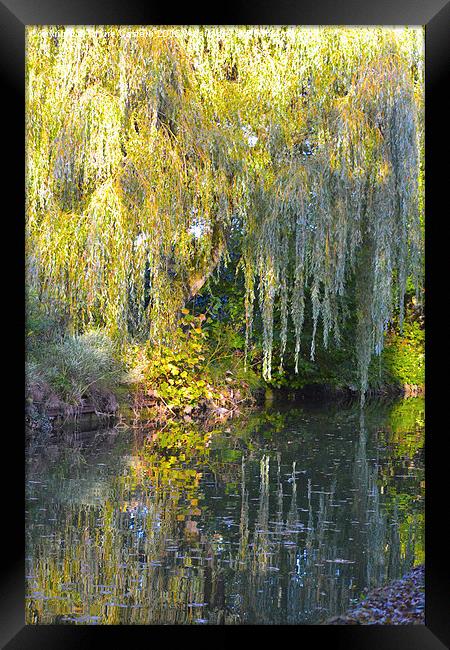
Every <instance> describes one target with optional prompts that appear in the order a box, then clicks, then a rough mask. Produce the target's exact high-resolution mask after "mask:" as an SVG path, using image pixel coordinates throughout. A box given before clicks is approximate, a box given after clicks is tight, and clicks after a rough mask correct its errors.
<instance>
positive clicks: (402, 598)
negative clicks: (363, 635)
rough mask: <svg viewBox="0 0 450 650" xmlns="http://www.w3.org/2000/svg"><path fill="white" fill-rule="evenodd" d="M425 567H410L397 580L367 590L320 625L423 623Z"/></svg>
mask: <svg viewBox="0 0 450 650" xmlns="http://www.w3.org/2000/svg"><path fill="white" fill-rule="evenodd" d="M424 624H425V567H424V565H423V564H422V565H420V566H417V567H414V569H412V570H411V571H410V572H409V573H407V574H406V575H404V576H403V577H402V578H400V579H399V580H394V581H393V582H391V583H389V584H388V585H386V586H384V587H379V588H378V589H374V590H373V591H370V592H369V593H368V594H367V596H365V598H364V600H362V601H361V602H360V603H358V604H356V605H353V606H352V607H351V608H350V609H349V610H348V611H347V612H346V613H345V614H343V615H341V616H335V617H333V618H331V619H328V620H327V621H325V622H324V623H322V625H424Z"/></svg>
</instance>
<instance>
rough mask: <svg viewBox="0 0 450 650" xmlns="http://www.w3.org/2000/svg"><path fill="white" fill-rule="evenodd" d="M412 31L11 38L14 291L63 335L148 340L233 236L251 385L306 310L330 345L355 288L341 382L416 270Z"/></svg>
mask: <svg viewBox="0 0 450 650" xmlns="http://www.w3.org/2000/svg"><path fill="white" fill-rule="evenodd" d="M422 40H423V33H422V31H421V30H416V29H395V30H389V29H384V28H383V29H376V28H370V29H363V28H357V29H349V28H315V29H305V28H274V27H270V28H266V27H251V28H250V27H237V28H231V27H226V28H219V27H212V28H208V27H190V28H181V27H176V28H158V27H149V28H128V27H127V28H122V27H96V28H94V27H88V28H85V27H75V28H64V27H60V28H56V27H33V28H29V29H28V30H27V272H28V283H29V286H32V287H34V288H35V289H36V290H37V291H38V293H39V295H40V297H41V300H42V301H43V302H44V303H45V304H47V305H49V306H50V308H52V309H58V310H62V311H64V312H65V313H67V314H68V316H69V317H70V322H71V324H72V327H73V328H74V329H83V327H85V326H86V325H89V324H92V323H95V324H101V325H103V326H105V327H107V328H108V330H109V331H110V332H111V333H112V334H115V335H118V336H125V335H126V334H127V333H130V332H132V333H135V332H139V331H140V332H145V333H146V334H147V335H148V336H150V337H152V338H154V339H161V338H162V337H164V335H165V333H166V332H167V331H169V330H170V327H171V325H172V324H173V321H174V319H175V317H176V314H177V310H178V309H179V307H180V306H181V305H182V304H183V303H184V302H185V301H186V300H187V299H189V297H191V296H192V295H194V294H195V293H196V292H197V291H198V290H199V289H200V288H201V286H202V284H203V283H204V281H205V280H206V278H207V277H208V275H209V274H210V273H211V272H212V271H213V270H214V268H216V267H217V265H218V264H219V263H220V261H221V260H222V261H223V262H225V263H226V261H227V243H228V241H229V237H230V232H231V230H232V229H233V228H234V229H237V230H238V231H239V233H240V236H241V263H240V267H241V268H242V269H243V272H244V275H245V283H246V316H247V341H248V344H250V341H251V333H252V321H253V315H254V306H255V302H256V301H257V303H258V309H259V310H260V313H261V317H262V322H263V330H264V367H263V374H264V376H265V377H266V378H270V376H271V366H272V341H273V329H274V313H275V311H276V310H277V313H279V314H280V327H281V331H280V338H281V348H282V356H283V354H284V351H285V349H286V346H287V343H288V339H289V338H290V336H291V335H290V333H291V332H293V337H294V346H295V355H296V361H298V356H299V354H300V340H301V333H302V327H303V321H304V314H305V309H306V301H307V300H310V301H311V309H312V317H313V326H314V333H313V340H312V348H311V350H310V355H311V357H314V350H315V340H316V335H317V331H318V329H321V331H322V336H323V341H324V344H325V345H327V344H328V340H329V337H330V335H332V336H333V337H334V339H335V341H336V342H339V337H340V327H341V325H342V322H343V318H344V317H345V311H344V310H343V298H344V297H345V295H346V290H347V287H348V285H349V281H350V279H352V278H353V280H354V282H353V284H355V282H356V294H355V295H356V300H357V311H358V327H357V341H356V346H357V350H358V359H359V369H360V377H361V387H362V391H363V393H364V390H365V388H366V385H367V368H368V364H369V361H370V358H371V355H372V353H373V352H375V353H380V352H381V349H382V346H383V336H384V332H385V330H386V327H387V325H388V323H389V322H390V320H391V318H392V315H393V313H394V310H395V309H396V307H398V308H399V309H400V318H402V313H403V302H404V294H405V287H406V281H407V278H408V277H413V278H414V279H415V280H416V284H417V286H419V284H420V282H419V276H420V273H421V249H422V242H421V218H420V214H419V213H420V210H419V207H420V206H421V205H422V203H421V201H420V197H419V187H422V186H423V180H421V179H422V176H421V175H423V166H422V165H421V155H420V152H421V142H422V131H423V126H422V101H423V98H422V91H423V87H422V86H423V81H422V76H423V53H422V44H423V43H422Z"/></svg>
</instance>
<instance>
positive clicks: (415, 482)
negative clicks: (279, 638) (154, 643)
mask: <svg viewBox="0 0 450 650" xmlns="http://www.w3.org/2000/svg"><path fill="white" fill-rule="evenodd" d="M423 436H424V403H423V400H422V399H421V398H415V399H409V400H401V401H398V402H394V403H389V404H386V403H371V404H369V405H367V406H366V408H365V410H364V413H363V414H361V412H360V410H359V408H358V407H357V406H343V405H342V404H341V405H335V404H333V403H321V404H303V403H300V404H295V405H284V406H283V407H278V406H277V407H272V408H265V409H262V410H258V411H257V412H254V413H250V414H245V415H243V416H242V417H239V418H237V419H234V420H232V421H231V422H230V421H228V422H227V423H224V424H222V425H219V426H217V425H216V426H215V428H214V429H213V430H212V431H208V432H207V431H205V429H200V428H198V427H195V426H194V425H193V424H187V423H186V424H183V425H179V424H178V425H173V426H167V427H166V428H165V429H164V430H162V431H160V432H158V433H157V434H156V435H154V436H151V435H148V433H146V432H145V431H142V430H131V429H130V430H119V431H108V432H97V433H91V434H84V435H82V434H71V435H69V434H66V437H65V439H64V440H63V441H61V442H59V443H52V444H49V443H48V442H47V443H45V444H40V443H38V442H37V441H34V442H33V443H32V444H31V445H30V448H29V450H28V454H27V476H26V487H27V490H26V492H27V521H26V531H27V553H26V573H27V599H26V612H27V614H26V615H27V622H28V623H38V624H39V623H44V624H45V623H62V624H64V623H66V624H117V623H119V624H198V625H204V624H222V623H226V624H246V623H247V624H286V623H291V624H314V623H318V622H320V621H322V620H324V619H326V618H328V617H330V616H333V615H335V614H339V613H342V612H344V611H345V610H346V609H347V608H348V607H349V605H350V604H351V603H352V601H353V599H356V598H358V597H360V596H361V594H362V592H363V590H364V589H366V588H369V589H371V588H373V587H376V586H378V585H382V584H384V583H386V582H387V581H389V580H391V579H393V578H396V577H399V576H401V575H402V574H404V573H405V572H406V571H408V570H409V569H410V568H411V567H412V566H413V565H414V564H417V563H420V562H423V559H424V546H423V545H424V462H423V460H424V459H423Z"/></svg>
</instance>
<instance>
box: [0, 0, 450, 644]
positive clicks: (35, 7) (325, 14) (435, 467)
mask: <svg viewBox="0 0 450 650" xmlns="http://www.w3.org/2000/svg"><path fill="white" fill-rule="evenodd" d="M219 9H220V10H221V14H220V15H219V14H218V13H217V12H218V10H219ZM34 24H66V25H70V24H134V25H136V24H162V25H169V24H192V25H196V24H211V25H212V24H225V25H226V24H277V25H281V24H296V25H325V24H333V25H424V26H425V39H426V83H425V98H426V132H425V133H426V146H425V156H426V215H427V216H426V223H427V225H426V296H427V335H426V384H427V394H426V430H427V436H426V481H427V487H426V565H425V566H426V610H425V621H426V624H425V625H424V626H420V625H414V626H302V628H301V630H300V631H298V630H296V629H290V630H288V631H290V632H294V638H296V639H298V642H299V643H302V644H305V643H306V644H307V645H309V644H310V643H311V642H312V643H315V644H316V643H324V644H325V647H327V646H330V647H333V648H346V649H347V648H352V647H353V648H356V649H357V650H364V648H384V649H386V650H402V649H403V648H405V649H408V650H427V649H430V650H434V649H436V650H438V649H440V648H444V647H450V625H449V621H450V607H449V605H450V598H449V591H450V589H449V584H450V581H449V575H448V573H449V572H448V565H447V563H446V561H445V558H446V546H447V539H448V538H447V537H446V534H445V532H446V523H447V522H446V510H445V506H444V505H443V504H444V503H445V491H446V485H445V483H446V481H445V477H446V470H447V460H446V456H445V441H446V440H445V438H446V435H447V434H446V430H445V428H444V427H442V425H441V424H440V422H439V414H438V411H439V407H441V408H442V404H444V403H445V401H444V400H445V393H444V391H446V385H445V382H444V381H442V380H441V379H440V376H439V374H438V373H439V369H438V366H439V361H438V360H437V359H436V358H435V357H434V355H435V354H436V355H437V354H439V355H440V356H441V359H442V360H441V362H440V363H441V364H442V368H441V369H442V370H443V369H444V360H443V351H444V350H445V335H446V331H445V319H444V318H442V317H441V315H440V313H439V312H440V310H439V308H438V304H445V302H446V301H445V300H444V301H443V302H442V300H443V299H442V290H441V289H440V288H439V287H438V286H437V283H436V281H435V278H437V276H438V275H441V274H443V273H445V266H443V267H442V268H439V261H442V260H446V252H447V251H446V248H447V246H446V244H447V241H446V238H445V237H443V236H442V235H441V234H440V233H441V232H442V229H441V228H440V226H442V224H443V223H444V222H445V220H446V219H447V218H448V216H447V215H448V208H446V203H445V194H444V192H445V190H446V183H447V184H448V182H449V181H448V178H447V177H448V171H447V170H448V163H447V164H445V161H446V158H447V157H448V135H447V132H446V127H445V120H446V118H447V119H448V114H449V105H448V103H446V101H445V99H444V98H445V96H446V94H445V91H447V92H448V83H447V75H446V72H447V71H448V69H449V62H450V38H449V34H448V32H449V27H450V2H447V1H446V0H428V1H427V0H423V1H422V2H419V1H417V0H401V1H399V0H397V1H395V2H393V0H379V1H378V2H374V1H373V0H339V1H336V0H302V2H301V3H300V2H299V3H298V5H294V4H293V3H292V0H291V1H290V0H278V1H277V2H272V3H269V2H268V1H267V0H260V2H250V1H249V0H247V1H246V2H244V1H242V3H241V4H238V3H236V2H234V3H228V4H227V5H226V6H223V7H222V6H220V7H218V6H217V5H215V4H214V3H211V4H209V6H205V7H204V8H202V11H201V12H199V11H196V7H192V6H191V5H185V6H184V7H178V6H176V5H173V6H172V7H169V6H168V3H167V4H166V5H165V6H161V5H156V4H155V5H153V4H147V5H144V4H143V3H142V4H140V3H139V2H135V1H134V0H128V1H127V2H126V3H121V2H119V1H118V0H97V1H96V2H92V0H91V1H90V2H87V1H86V0H79V1H78V2H76V3H73V2H72V3H70V2H69V0H66V2H64V1H63V0H59V1H58V0H40V1H39V2H34V1H33V0H3V1H2V0H0V51H1V57H0V62H1V80H2V84H1V86H0V87H1V89H2V100H3V101H2V102H1V103H2V104H3V109H4V112H5V113H6V115H5V117H4V122H3V129H2V132H3V135H4V138H3V139H2V140H3V159H4V161H6V162H7V165H6V166H5V172H4V176H3V178H4V184H3V188H4V194H5V195H6V194H7V195H8V197H9V198H11V197H12V199H13V200H12V201H11V207H10V208H9V210H8V211H6V210H5V209H4V210H3V216H4V224H5V225H8V226H9V227H10V228H11V231H10V233H8V239H7V241H8V242H11V245H10V244H9V243H8V248H9V247H10V246H11V250H14V249H13V248H12V246H13V244H12V242H14V246H15V247H16V248H15V250H14V255H13V256H11V259H10V260H9V261H8V263H7V266H6V268H5V270H4V272H3V274H2V277H3V278H4V282H3V286H2V294H3V299H4V301H5V302H4V304H6V305H7V309H6V311H5V317H4V319H5V320H9V324H10V325H11V328H10V329H11V331H10V334H9V336H10V337H12V338H8V339H7V340H8V346H9V345H11V346H12V345H13V343H12V341H13V340H14V337H17V338H18V341H17V344H16V346H15V348H14V350H15V352H14V362H13V364H11V365H10V364H9V363H8V364H6V365H7V372H8V375H7V377H8V380H9V381H10V377H9V373H10V369H11V366H12V365H14V367H15V368H17V379H18V381H17V384H11V385H10V387H9V389H8V393H7V395H8V398H7V404H6V407H7V408H6V410H8V411H9V412H10V413H11V414H12V416H13V422H14V424H11V425H10V426H9V427H6V426H5V427H4V431H3V433H4V439H3V441H2V442H3V445H4V454H5V455H4V458H5V460H4V463H3V466H5V465H6V464H7V465H8V466H10V467H11V468H12V469H13V475H12V478H9V479H8V482H7V483H6V485H5V487H4V492H3V495H4V498H5V501H4V506H3V508H4V518H3V524H4V525H3V527H2V529H3V530H2V541H4V542H6V545H7V548H6V550H5V551H3V552H2V560H3V561H2V572H1V577H0V580H1V581H0V603H1V609H0V643H1V644H2V647H6V648H8V649H10V650H19V649H20V650H24V649H27V648H34V647H36V648H46V649H50V648H75V647H83V648H84V647H90V646H94V644H98V643H99V642H102V641H104V642H106V643H108V642H109V643H112V646H113V647H114V646H120V645H122V643H124V642H126V643H127V644H128V645H131V644H134V643H136V642H137V641H138V640H139V641H140V640H144V641H146V643H147V644H148V643H155V644H157V643H161V642H165V643H167V642H169V643H173V642H174V637H173V633H174V632H176V634H177V637H178V635H181V636H180V641H181V642H182V643H186V642H187V643H198V642H199V641H203V639H204V642H208V641H209V642H213V643H215V642H217V639H220V641H222V639H223V641H224V642H232V641H233V640H234V639H236V640H238V638H239V640H242V633H243V632H244V630H245V629H246V630H250V632H251V634H253V633H254V632H256V631H257V630H256V628H258V631H260V630H259V628H260V627H262V626H251V627H250V626H249V627H247V628H245V627H243V626H230V627H226V628H223V629H222V630H220V637H219V636H218V634H217V633H218V631H217V629H216V628H215V627H207V626H205V627H195V626H194V627H192V626H179V627H178V628H175V627H171V628H170V629H163V628H162V627H161V626H111V627H110V626H91V627H89V626H56V625H55V626H53V625H48V626H44V625H42V626H31V625H29V626H27V625H25V571H24V548H25V545H24V509H25V508H24V502H25V498H24V497H25V492H24V483H25V480H24V436H23V426H22V423H23V413H24V404H23V397H22V396H23V394H24V390H23V387H24V385H23V371H22V368H23V367H24V365H22V364H23V361H24V355H23V356H22V353H23V350H24V345H23V332H24V328H23V325H24V308H23V305H24V254H23V251H24V237H23V230H24V228H23V226H24V188H25V183H24V179H25V175H24V169H25V166H24V162H25V160H24V150H23V144H22V143H23V141H24V140H23V137H24V107H25V102H24V73H25V27H26V26H27V25H34ZM6 135H8V136H9V142H10V144H9V145H6V144H5V142H6ZM446 136H447V137H446ZM5 173H6V176H5ZM5 199H6V197H5ZM2 203H3V202H2ZM447 255H448V253H447ZM444 263H445V262H444ZM434 269H435V270H434ZM431 278H433V279H431ZM12 280H14V282H12ZM16 282H17V283H16ZM438 301H439V302H438ZM9 340H11V344H9ZM435 351H436V352H435ZM442 376H443V377H445V375H442ZM14 396H15V400H14V402H13V405H10V401H11V399H10V398H11V397H14ZM19 423H20V424H19ZM5 446H6V449H5ZM2 474H4V472H2ZM5 510H6V513H5ZM8 546H9V548H8ZM285 631H287V630H286V626H273V627H272V626H264V630H263V633H264V635H266V634H269V637H270V635H271V634H275V635H276V636H275V639H278V638H279V635H280V633H281V634H283V633H284V632H285ZM297 635H298V636H297ZM305 635H306V637H307V640H306V641H305ZM138 637H139V639H138ZM269 637H268V639H267V640H268V641H270V639H269Z"/></svg>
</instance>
